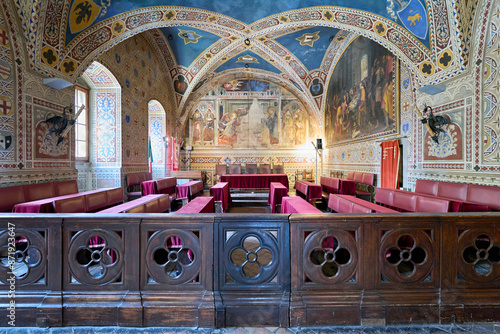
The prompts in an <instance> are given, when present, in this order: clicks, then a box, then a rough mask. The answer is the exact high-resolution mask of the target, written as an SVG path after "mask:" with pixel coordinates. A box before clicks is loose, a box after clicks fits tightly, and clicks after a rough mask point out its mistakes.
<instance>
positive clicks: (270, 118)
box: [262, 107, 279, 146]
mask: <svg viewBox="0 0 500 334" xmlns="http://www.w3.org/2000/svg"><path fill="white" fill-rule="evenodd" d="M266 114H267V119H263V120H262V121H263V123H264V130H263V131H262V145H264V146H266V145H269V144H271V145H276V144H278V142H279V140H278V136H277V129H276V122H277V119H278V116H277V115H276V109H275V108H273V107H271V108H269V109H267V112H266Z"/></svg>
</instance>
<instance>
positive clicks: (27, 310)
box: [0, 214, 62, 326]
mask: <svg viewBox="0 0 500 334" xmlns="http://www.w3.org/2000/svg"><path fill="white" fill-rule="evenodd" d="M60 240H61V218H43V217H19V215H17V216H16V215H10V214H4V215H2V217H0V304H2V305H9V304H10V301H11V300H13V301H14V302H15V306H16V309H17V310H18V311H17V312H16V316H15V324H16V326H37V325H39V326H49V325H50V326H60V325H61V323H62V308H61V295H62V292H61V257H60V254H61V243H60ZM12 283H13V285H12ZM12 293H13V294H14V295H15V298H12V296H13V295H12ZM20 310H22V311H20ZM9 312H10V311H9V310H8V309H7V308H4V307H2V308H1V309H0V317H1V318H2V319H6V320H7V322H8V321H10V320H9V318H8V317H7V316H8V314H9Z"/></svg>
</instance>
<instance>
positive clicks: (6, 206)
mask: <svg viewBox="0 0 500 334" xmlns="http://www.w3.org/2000/svg"><path fill="white" fill-rule="evenodd" d="M23 202H26V201H25V200H24V191H23V186H14V187H6V188H0V212H8V211H12V208H13V207H14V205H16V204H18V203H23Z"/></svg>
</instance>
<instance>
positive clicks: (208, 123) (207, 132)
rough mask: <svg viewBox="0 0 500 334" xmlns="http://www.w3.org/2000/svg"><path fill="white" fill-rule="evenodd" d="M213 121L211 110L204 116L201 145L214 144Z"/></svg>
mask: <svg viewBox="0 0 500 334" xmlns="http://www.w3.org/2000/svg"><path fill="white" fill-rule="evenodd" d="M214 121H215V116H214V114H213V113H212V110H209V111H208V112H207V114H206V115H205V122H204V126H203V143H204V144H207V143H208V144H212V143H213V142H214Z"/></svg>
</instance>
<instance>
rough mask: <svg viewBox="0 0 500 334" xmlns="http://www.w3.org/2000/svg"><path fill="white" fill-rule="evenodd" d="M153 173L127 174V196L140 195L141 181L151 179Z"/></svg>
mask: <svg viewBox="0 0 500 334" xmlns="http://www.w3.org/2000/svg"><path fill="white" fill-rule="evenodd" d="M152 179H153V174H152V173H151V172H140V173H131V174H127V177H126V181H127V185H126V189H127V196H128V197H129V198H130V197H141V195H142V193H141V183H142V182H144V181H148V180H152Z"/></svg>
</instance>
